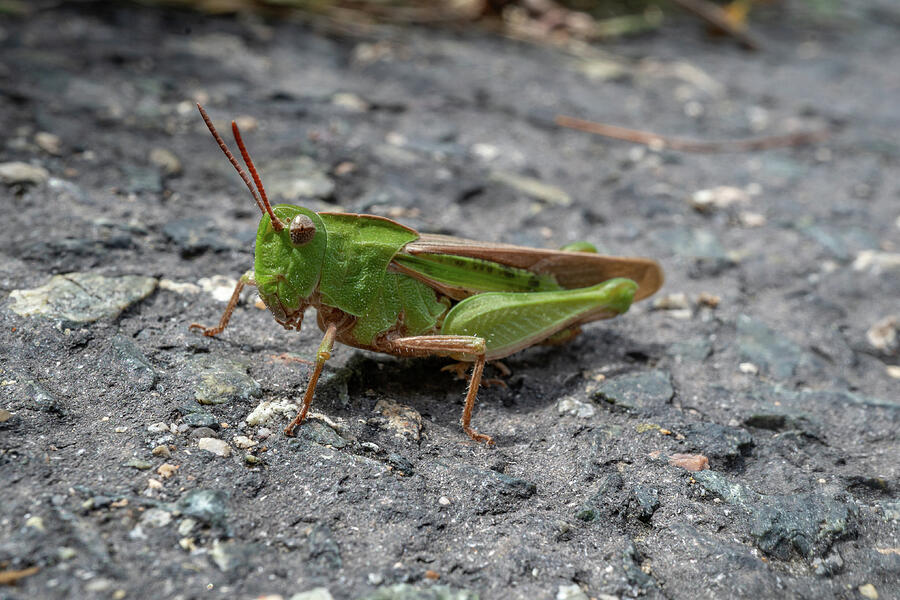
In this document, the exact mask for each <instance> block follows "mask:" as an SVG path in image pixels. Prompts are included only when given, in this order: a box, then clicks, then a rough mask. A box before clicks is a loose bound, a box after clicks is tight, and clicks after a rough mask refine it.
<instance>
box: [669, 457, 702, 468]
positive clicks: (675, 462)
mask: <svg viewBox="0 0 900 600" xmlns="http://www.w3.org/2000/svg"><path fill="white" fill-rule="evenodd" d="M669 464H670V465H672V466H673V467H681V468H682V469H686V470H688V471H703V470H704V469H708V468H709V459H708V458H706V457H705V456H703V455H702V454H672V455H671V456H669Z"/></svg>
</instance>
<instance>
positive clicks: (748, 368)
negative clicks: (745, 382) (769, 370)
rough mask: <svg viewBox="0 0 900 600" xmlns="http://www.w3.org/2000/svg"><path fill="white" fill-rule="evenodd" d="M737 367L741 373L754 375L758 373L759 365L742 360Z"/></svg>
mask: <svg viewBox="0 0 900 600" xmlns="http://www.w3.org/2000/svg"><path fill="white" fill-rule="evenodd" d="M738 368H739V369H740V370H741V373H746V374H747V375H756V374H757V373H759V367H757V366H756V365H754V364H753V363H750V362H742V363H741V364H740V365H738Z"/></svg>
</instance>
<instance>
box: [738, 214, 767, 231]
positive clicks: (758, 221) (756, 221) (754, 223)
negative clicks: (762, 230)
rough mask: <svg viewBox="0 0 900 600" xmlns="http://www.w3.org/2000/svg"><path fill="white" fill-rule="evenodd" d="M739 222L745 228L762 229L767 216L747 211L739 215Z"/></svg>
mask: <svg viewBox="0 0 900 600" xmlns="http://www.w3.org/2000/svg"><path fill="white" fill-rule="evenodd" d="M738 221H740V223H741V225H743V226H744V227H762V226H763V225H765V224H766V216H765V215H762V214H760V213H755V212H750V211H748V210H747V211H742V212H741V213H740V214H738Z"/></svg>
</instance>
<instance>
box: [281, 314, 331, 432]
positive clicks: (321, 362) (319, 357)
mask: <svg viewBox="0 0 900 600" xmlns="http://www.w3.org/2000/svg"><path fill="white" fill-rule="evenodd" d="M336 335H337V326H336V325H335V324H334V323H331V324H330V325H328V327H327V328H326V330H325V336H324V337H323V338H322V343H321V344H319V351H318V352H316V368H315V369H314V370H313V374H312V376H310V378H309V384H308V385H307V386H306V393H304V394H303V406H302V407H301V408H300V412H298V413H297V416H296V417H294V420H293V421H291V422H290V423H289V424H288V426H287V427H285V428H284V435H286V436H289V437H293V435H294V429H296V428H297V426H298V425H300V423H302V422H303V421H304V419H306V413H308V412H309V405H310V404H312V399H313V394H314V393H315V391H316V384H317V383H319V376H320V375H321V374H322V368H323V367H324V366H325V361H326V360H328V359H329V358H331V349H332V348H334V338H335V336H336Z"/></svg>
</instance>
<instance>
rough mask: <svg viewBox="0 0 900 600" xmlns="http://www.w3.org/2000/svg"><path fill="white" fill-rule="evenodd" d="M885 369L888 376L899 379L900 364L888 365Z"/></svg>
mask: <svg viewBox="0 0 900 600" xmlns="http://www.w3.org/2000/svg"><path fill="white" fill-rule="evenodd" d="M885 370H886V371H887V374H888V377H892V378H894V379H900V365H888V366H887V367H885Z"/></svg>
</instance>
